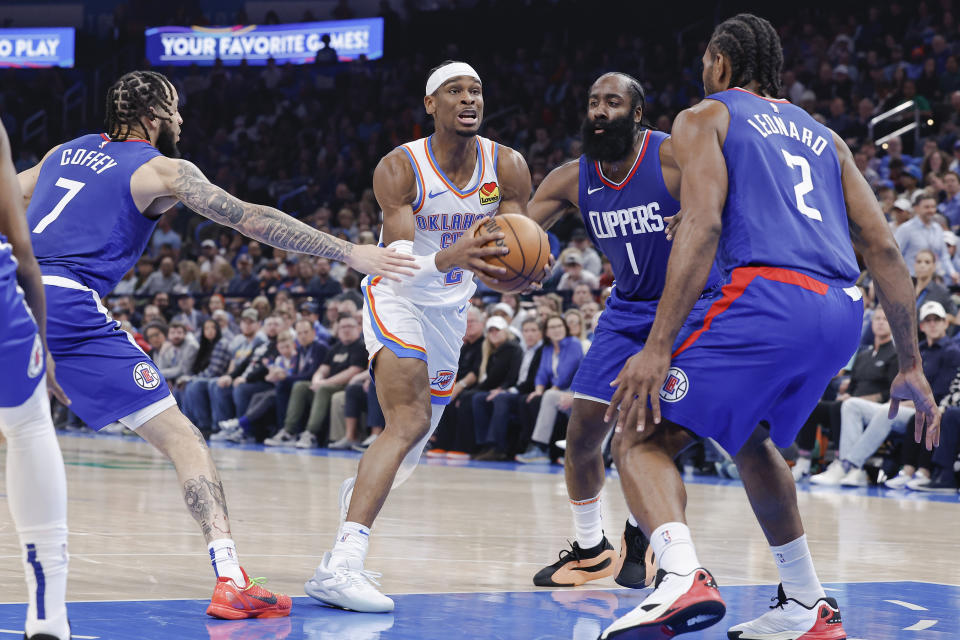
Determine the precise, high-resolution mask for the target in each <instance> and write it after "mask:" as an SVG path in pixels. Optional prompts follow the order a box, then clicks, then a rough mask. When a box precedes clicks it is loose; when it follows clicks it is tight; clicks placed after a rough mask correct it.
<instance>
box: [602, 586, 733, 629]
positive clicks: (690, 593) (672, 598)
mask: <svg viewBox="0 0 960 640" xmlns="http://www.w3.org/2000/svg"><path fill="white" fill-rule="evenodd" d="M726 610H727V607H726V605H725V604H724V603H723V599H722V598H721V597H720V592H719V590H718V589H717V583H716V581H714V579H713V576H712V575H710V572H709V571H707V570H706V569H703V568H699V569H694V570H693V571H691V572H690V573H688V574H686V575H683V576H681V575H678V574H676V573H667V572H666V571H664V570H663V569H660V570H659V571H657V581H656V588H655V589H654V591H653V593H651V594H650V595H649V596H647V599H646V600H644V601H643V602H641V603H640V605H639V606H637V607H636V608H635V609H633V610H632V611H630V612H629V613H627V614H626V615H624V616H622V617H620V618H617V620H615V621H614V622H613V624H611V625H610V626H609V627H607V628H606V629H604V631H603V633H602V634H600V639H599V640H608V639H609V638H617V637H620V636H623V637H624V638H626V637H630V638H641V637H643V638H672V637H673V636H675V635H679V634H681V633H689V632H691V631H699V630H700V629H706V628H707V627H709V626H711V625H713V624H716V623H717V622H720V620H721V618H723V616H724V614H725V613H726ZM644 632H646V633H647V634H648V635H644ZM638 634H639V635H638ZM654 634H655V635H654Z"/></svg>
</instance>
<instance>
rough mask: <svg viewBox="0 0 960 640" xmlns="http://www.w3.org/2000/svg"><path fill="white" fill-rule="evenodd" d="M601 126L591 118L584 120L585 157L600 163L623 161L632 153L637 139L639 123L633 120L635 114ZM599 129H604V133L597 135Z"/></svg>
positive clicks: (604, 122) (602, 123) (581, 130)
mask: <svg viewBox="0 0 960 640" xmlns="http://www.w3.org/2000/svg"><path fill="white" fill-rule="evenodd" d="M599 124H600V126H599V127H598V126H597V125H598V123H596V122H594V121H593V120H591V119H590V118H589V117H587V118H584V119H583V124H582V125H581V127H580V135H581V137H582V139H583V153H584V155H586V156H587V157H588V158H591V159H592V160H596V161H598V162H616V161H617V160H622V159H623V158H624V157H626V155H627V154H628V153H629V152H630V148H631V147H632V146H633V141H634V140H635V139H636V133H637V123H636V122H634V120H633V114H628V115H625V116H622V117H620V118H614V119H613V120H604V121H602V122H601V123H599ZM598 128H602V129H603V133H600V134H598V133H595V132H594V131H595V130H596V129H598Z"/></svg>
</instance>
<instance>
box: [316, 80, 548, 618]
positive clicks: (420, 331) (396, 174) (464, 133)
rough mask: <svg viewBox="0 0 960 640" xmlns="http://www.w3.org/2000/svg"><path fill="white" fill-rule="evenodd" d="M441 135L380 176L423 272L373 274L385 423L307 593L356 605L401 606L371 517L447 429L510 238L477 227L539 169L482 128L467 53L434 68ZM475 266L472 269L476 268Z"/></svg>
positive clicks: (387, 208) (366, 321)
mask: <svg viewBox="0 0 960 640" xmlns="http://www.w3.org/2000/svg"><path fill="white" fill-rule="evenodd" d="M423 104H424V108H425V109H426V112H427V114H429V115H430V116H432V117H433V122H434V128H435V132H434V133H433V135H431V136H429V137H427V138H422V139H420V140H415V141H413V142H408V143H406V144H403V145H401V146H399V147H397V148H396V149H394V150H393V151H391V152H390V153H388V154H387V155H386V156H384V158H383V159H382V160H381V161H380V164H378V165H377V168H376V170H375V171H374V174H373V190H374V193H375V194H376V196H377V201H378V202H379V203H380V206H381V208H382V209H383V230H382V232H381V238H380V242H381V243H382V244H384V245H386V246H388V247H392V248H395V249H397V250H398V251H400V252H402V253H404V254H407V255H412V256H414V257H415V258H416V261H417V264H418V265H419V266H420V267H421V268H420V270H419V271H418V272H417V274H416V275H415V276H414V277H413V278H405V279H404V280H403V281H402V282H398V283H391V282H386V281H384V280H382V279H381V278H375V277H371V278H367V279H365V280H364V282H363V292H364V303H363V336H364V341H365V342H366V345H367V353H368V354H370V357H371V360H370V367H371V371H372V373H373V374H374V375H375V377H376V382H377V396H378V398H379V399H380V406H381V407H382V408H383V415H384V417H385V418H386V426H385V427H384V430H383V433H381V434H380V436H379V437H378V438H377V439H376V440H375V441H374V443H373V444H372V445H370V448H369V449H367V451H366V452H365V453H364V454H363V458H362V459H361V460H360V466H359V469H358V470H357V475H356V478H348V479H347V480H345V481H344V483H343V485H342V486H341V490H340V509H341V524H340V529H339V531H338V533H337V539H336V543H335V544H334V547H333V550H332V551H331V552H328V553H326V554H324V556H323V560H322V561H321V563H320V566H318V567H317V569H316V572H315V573H314V575H313V577H311V578H310V579H309V580H308V581H307V583H306V584H305V585H304V590H305V591H306V593H307V595H309V596H311V597H313V598H316V599H317V600H319V601H321V602H323V603H325V604H329V605H333V606H336V607H341V608H344V609H351V610H353V611H365V612H370V613H377V612H387V611H392V610H393V601H392V600H391V599H390V598H388V597H387V596H385V595H384V594H382V593H380V592H379V591H377V589H376V588H375V586H374V585H375V584H377V583H376V582H375V578H376V577H377V576H378V575H379V574H374V573H372V572H370V571H366V570H365V569H364V562H365V560H366V556H367V550H368V548H369V543H370V527H371V526H372V525H373V521H374V520H375V519H376V517H377V514H378V513H379V512H380V509H381V508H382V507H383V504H384V502H385V501H386V499H387V496H388V495H389V493H390V491H391V489H392V488H394V487H397V486H399V485H400V484H401V483H403V482H404V481H405V480H406V479H407V478H408V477H409V476H410V474H411V473H413V470H414V469H415V468H416V465H417V463H418V461H419V460H420V454H421V452H422V451H423V447H424V444H425V443H426V441H427V439H428V438H429V437H430V435H431V434H432V433H433V431H434V430H435V429H436V428H437V424H438V423H439V421H440V416H441V415H442V414H443V409H444V407H445V406H446V405H447V404H448V403H449V402H450V399H451V395H452V393H453V390H454V386H455V385H459V384H461V382H455V380H456V373H457V366H458V362H459V356H460V349H461V346H462V345H463V337H464V334H465V333H466V327H467V310H468V308H469V307H470V298H471V296H472V295H473V292H474V291H475V290H476V285H475V284H474V282H473V274H474V273H476V274H478V275H482V276H484V277H486V278H489V279H492V280H494V281H495V280H496V279H497V278H498V277H499V276H501V275H503V274H504V273H505V270H504V269H502V268H499V267H491V266H490V265H488V264H487V263H486V262H484V260H483V256H487V255H498V254H499V255H504V254H506V253H507V251H508V250H507V249H506V247H500V248H497V247H489V248H484V247H483V245H484V244H485V243H486V242H487V239H488V238H491V237H492V238H494V239H499V238H502V237H503V234H502V233H496V234H493V235H492V236H486V235H484V236H481V238H480V239H477V238H475V237H474V232H475V231H476V229H477V227H478V225H479V224H481V223H482V222H483V221H484V220H486V219H487V218H489V217H490V216H493V215H495V214H497V213H498V212H499V213H521V214H523V213H525V212H526V208H527V200H528V199H529V197H530V172H529V170H528V169H527V163H526V162H525V161H524V159H523V157H522V156H521V155H520V154H519V153H517V152H516V151H514V150H513V149H510V148H509V147H503V146H501V145H499V144H497V143H496V142H493V141H492V140H488V139H487V138H483V137H481V136H479V135H477V132H478V131H479V129H480V124H481V122H482V120H483V107H484V102H483V85H482V83H481V82H480V76H479V75H478V74H477V72H476V71H475V70H474V69H473V67H471V66H470V65H468V64H466V63H464V62H454V61H447V62H445V63H443V64H441V65H440V66H438V67H436V68H434V69H432V70H431V71H430V74H429V75H428V77H427V82H426V87H425V93H424V98H423ZM471 272H473V273H471Z"/></svg>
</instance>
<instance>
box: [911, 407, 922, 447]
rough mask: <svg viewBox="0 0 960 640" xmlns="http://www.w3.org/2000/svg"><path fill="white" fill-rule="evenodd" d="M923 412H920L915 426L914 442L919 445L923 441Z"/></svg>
mask: <svg viewBox="0 0 960 640" xmlns="http://www.w3.org/2000/svg"><path fill="white" fill-rule="evenodd" d="M923 417H924V415H923V412H922V411H918V412H917V415H916V419H915V420H914V424H913V441H914V442H916V443H917V444H919V443H920V442H922V441H923V437H922V436H923Z"/></svg>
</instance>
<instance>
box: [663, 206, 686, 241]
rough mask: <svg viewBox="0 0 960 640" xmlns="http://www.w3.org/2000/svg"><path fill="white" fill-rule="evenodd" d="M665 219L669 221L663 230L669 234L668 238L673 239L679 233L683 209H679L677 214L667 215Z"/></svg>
mask: <svg viewBox="0 0 960 640" xmlns="http://www.w3.org/2000/svg"><path fill="white" fill-rule="evenodd" d="M664 221H665V222H666V223H667V227H666V228H665V229H664V230H663V232H664V233H665V234H667V240H673V239H674V238H675V237H676V235H677V227H679V226H680V223H681V222H682V221H683V210H682V209H681V210H680V211H677V214H676V215H673V216H666V217H665V218H664Z"/></svg>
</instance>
